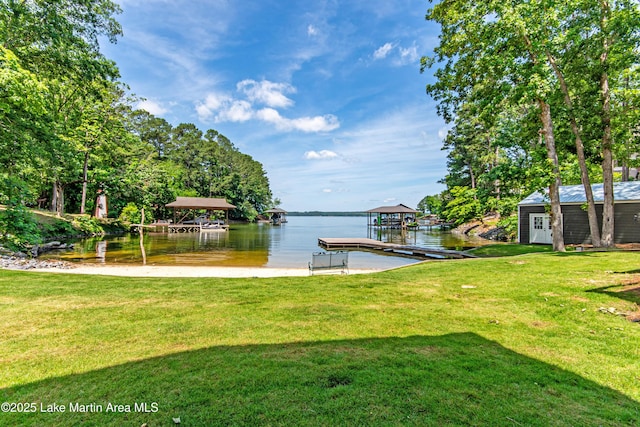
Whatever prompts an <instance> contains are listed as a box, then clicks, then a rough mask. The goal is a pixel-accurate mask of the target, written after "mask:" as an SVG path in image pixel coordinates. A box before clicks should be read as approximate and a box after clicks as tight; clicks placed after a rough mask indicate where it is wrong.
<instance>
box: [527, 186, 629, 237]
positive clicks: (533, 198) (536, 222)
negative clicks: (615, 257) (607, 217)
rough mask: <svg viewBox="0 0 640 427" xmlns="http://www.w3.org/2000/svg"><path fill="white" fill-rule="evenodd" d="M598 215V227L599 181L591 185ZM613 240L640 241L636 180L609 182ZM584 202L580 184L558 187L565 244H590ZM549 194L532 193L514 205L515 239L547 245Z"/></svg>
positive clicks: (600, 210) (549, 225)
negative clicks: (516, 225)
mask: <svg viewBox="0 0 640 427" xmlns="http://www.w3.org/2000/svg"><path fill="white" fill-rule="evenodd" d="M591 188H592V191H593V198H594V200H595V204H596V212H597V214H598V226H599V227H600V229H602V201H603V200H604V192H603V186H602V184H593V185H592V186H591ZM613 198H614V236H613V239H614V242H615V243H637V242H640V181H629V182H616V183H614V184H613ZM586 202H587V198H586V196H585V192H584V187H583V186H582V185H567V186H562V187H560V205H561V209H562V228H563V232H564V241H565V243H566V244H568V245H588V244H591V232H590V230H589V218H588V215H587V211H586V210H585V209H583V205H584V204H585V203H586ZM548 205H549V195H548V190H547V191H545V192H536V193H533V194H531V195H529V196H528V197H527V198H525V199H524V200H523V201H521V202H520V203H519V204H518V241H519V242H520V243H525V244H526V243H542V244H551V243H552V235H551V220H550V216H549V213H548Z"/></svg>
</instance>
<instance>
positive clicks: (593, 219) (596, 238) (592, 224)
mask: <svg viewBox="0 0 640 427" xmlns="http://www.w3.org/2000/svg"><path fill="white" fill-rule="evenodd" d="M547 59H548V60H549V63H550V64H551V67H552V68H553V71H554V72H555V74H556V77H557V78H558V82H559V83H560V89H561V90H562V94H563V95H564V103H565V104H566V106H567V108H568V109H569V123H570V125H571V131H572V132H573V135H574V136H575V144H576V153H577V155H578V164H579V165H580V180H581V181H582V186H583V187H584V193H585V196H586V198H587V217H588V218H589V231H590V232H591V244H592V245H593V246H594V247H596V248H599V247H601V245H602V242H601V240H600V228H599V225H598V213H597V212H596V203H595V200H594V198H593V190H592V188H591V179H590V178H589V171H588V169H587V161H586V158H585V155H584V143H583V142H582V135H581V134H580V128H579V127H578V123H577V122H576V118H575V115H574V114H573V102H572V101H571V96H570V95H569V88H568V87H567V82H566V81H565V79H564V74H563V73H562V72H561V71H560V68H559V67H558V64H557V63H556V61H555V58H554V57H553V55H551V53H550V52H549V51H547Z"/></svg>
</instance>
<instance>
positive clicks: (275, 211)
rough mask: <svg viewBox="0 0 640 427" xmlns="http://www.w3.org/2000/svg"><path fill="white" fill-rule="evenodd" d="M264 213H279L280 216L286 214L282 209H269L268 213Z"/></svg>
mask: <svg viewBox="0 0 640 427" xmlns="http://www.w3.org/2000/svg"><path fill="white" fill-rule="evenodd" d="M264 213H281V214H286V213H287V211H285V210H284V209H280V208H273V209H269V210H268V211H264Z"/></svg>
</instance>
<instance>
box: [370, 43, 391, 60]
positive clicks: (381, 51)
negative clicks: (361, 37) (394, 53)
mask: <svg viewBox="0 0 640 427" xmlns="http://www.w3.org/2000/svg"><path fill="white" fill-rule="evenodd" d="M392 49H393V45H392V44H391V43H385V44H384V45H382V46H380V47H379V48H378V49H376V51H375V52H373V59H384V58H386V57H387V55H389V52H391V50H392Z"/></svg>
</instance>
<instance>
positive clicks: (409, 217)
mask: <svg viewBox="0 0 640 427" xmlns="http://www.w3.org/2000/svg"><path fill="white" fill-rule="evenodd" d="M367 213H368V214H369V227H381V228H407V227H408V224H410V223H415V221H416V215H417V214H418V211H417V210H415V209H411V208H410V207H408V206H405V205H403V204H399V205H396V206H380V207H377V208H374V209H370V210H368V211H367ZM374 216H375V217H374Z"/></svg>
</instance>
